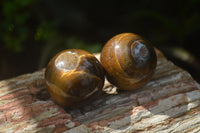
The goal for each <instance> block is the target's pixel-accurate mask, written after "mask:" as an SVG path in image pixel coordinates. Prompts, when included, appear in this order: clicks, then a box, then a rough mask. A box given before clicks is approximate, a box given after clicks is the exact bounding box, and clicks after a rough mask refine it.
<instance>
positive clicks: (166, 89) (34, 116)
mask: <svg viewBox="0 0 200 133" xmlns="http://www.w3.org/2000/svg"><path fill="white" fill-rule="evenodd" d="M156 53H157V57H158V64H157V68H156V72H155V74H154V76H153V78H152V80H151V81H150V82H148V84H146V85H145V86H144V87H143V88H141V89H139V90H136V91H122V92H121V91H120V92H117V89H116V87H114V86H113V85H111V84H109V83H108V82H107V81H106V83H105V85H104V91H105V92H106V93H107V94H106V95H102V96H99V97H97V98H96V99H95V100H93V101H91V103H90V104H87V105H84V106H82V107H80V108H76V109H71V110H67V111H65V110H64V109H62V108H61V107H60V106H58V105H57V104H56V103H55V102H54V101H53V100H52V99H51V97H50V96H49V94H48V93H47V91H46V90H45V85H44V69H43V70H40V71H37V72H34V73H32V74H25V75H22V76H18V77H15V78H12V79H8V80H3V81H1V82H0V132H1V133H3V132H6V133H7V132H16V133H21V132H23V133H24V132H66V133H68V132H69V133H70V132H73V133H76V132H77V133H79V132H84V133H87V132H118V133H121V132H200V113H199V112H200V86H199V84H198V83H197V82H196V81H194V80H193V79H192V77H191V76H190V74H189V73H188V72H186V71H184V70H183V69H181V68H179V67H177V66H175V65H174V64H173V63H172V62H170V61H168V60H167V59H166V58H165V57H164V56H163V55H162V53H161V52H160V51H158V50H156ZM96 56H97V57H99V54H96Z"/></svg>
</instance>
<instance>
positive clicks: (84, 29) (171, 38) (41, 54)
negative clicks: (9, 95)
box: [0, 0, 200, 81]
mask: <svg viewBox="0 0 200 133" xmlns="http://www.w3.org/2000/svg"><path fill="white" fill-rule="evenodd" d="M122 32H133V33H137V34H139V35H141V36H143V37H144V38H146V39H147V40H149V41H150V42H151V43H152V44H153V45H154V46H155V47H157V48H159V49H161V50H162V51H163V52H164V54H165V55H166V56H167V58H168V59H170V60H172V61H173V62H174V63H175V64H176V65H179V66H181V67H182V68H184V69H186V70H188V71H189V72H190V73H191V74H192V76H193V77H194V78H195V79H196V80H197V81H200V52H199V45H200V44H199V38H198V37H199V35H200V0H173V1H172V0H162V1H161V0H154V1H151V0H120V1H119V0H110V1H108V0H99V1H94V0H84V1H74V0H59V1H53V0H1V1H0V80H2V79H6V78H10V77H14V76H17V75H20V74H23V73H30V72H34V71H36V70H39V69H41V68H43V67H45V66H46V64H47V63H48V61H49V60H50V58H51V57H52V56H54V55H55V54H56V53H58V52H59V51H61V50H63V49H67V48H80V49H85V50H87V51H89V52H92V53H94V52H100V51H101V48H102V46H103V45H104V44H105V43H106V41H107V40H109V39H110V38H111V37H112V36H114V35H116V34H119V33H122Z"/></svg>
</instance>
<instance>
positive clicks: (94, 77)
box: [45, 49, 105, 108]
mask: <svg viewBox="0 0 200 133" xmlns="http://www.w3.org/2000/svg"><path fill="white" fill-rule="evenodd" d="M104 75H105V72H104V69H103V67H102V66H101V64H100V62H99V61H98V60H97V59H96V57H95V56H93V55H92V54H90V53H89V52H86V51H84V50H80V49H68V50H64V51H62V52H60V53H58V54H57V55H56V56H55V57H53V58H52V59H51V60H50V62H49V63H48V65H47V67H46V71H45V83H46V88H47V91H48V92H49V93H50V95H51V96H52V97H53V99H54V100H55V101H56V102H57V103H58V104H60V105H61V106H63V107H66V108H67V107H73V106H76V105H77V104H80V103H81V102H83V101H85V100H86V99H89V98H90V97H91V96H92V95H94V94H97V93H98V92H99V91H101V89H102V87H103V85H104V77H105V76H104Z"/></svg>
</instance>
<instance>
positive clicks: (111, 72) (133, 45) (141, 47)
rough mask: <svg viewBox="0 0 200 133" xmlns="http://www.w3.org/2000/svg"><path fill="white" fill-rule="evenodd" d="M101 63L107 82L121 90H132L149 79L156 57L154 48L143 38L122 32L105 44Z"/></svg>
mask: <svg viewBox="0 0 200 133" xmlns="http://www.w3.org/2000/svg"><path fill="white" fill-rule="evenodd" d="M101 63H102V65H103V67H104V69H105V70H106V77H107V79H108V81H109V82H111V83H112V84H113V85H115V86H117V87H118V88H119V89H122V90H134V89H138V88H141V87H142V86H144V85H145V84H146V83H147V82H148V81H149V80H150V79H151V77H152V75H153V73H154V71H155V68H156V64H157V57H156V54H155V51H154V48H153V47H152V46H151V45H150V44H149V43H148V42H147V41H145V40H144V39H143V38H141V37H140V36H138V35H136V34H133V33H122V34H119V35H116V36H114V37H113V38H111V39H110V40H109V41H108V42H107V43H106V44H105V46H104V47H103V50H102V52H101Z"/></svg>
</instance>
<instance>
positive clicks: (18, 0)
mask: <svg viewBox="0 0 200 133" xmlns="http://www.w3.org/2000/svg"><path fill="white" fill-rule="evenodd" d="M1 4H2V14H1V15H2V16H3V18H4V19H3V21H2V23H1V25H0V28H1V29H2V30H1V32H0V35H1V39H2V41H3V44H4V46H5V47H7V48H8V49H10V50H13V51H14V52H20V51H22V50H23V47H24V46H23V42H24V41H25V40H26V39H27V34H28V32H29V31H28V27H27V21H28V19H29V17H30V13H29V12H23V9H24V8H26V7H27V6H29V5H30V4H32V0H13V1H7V0H4V1H2V3H1Z"/></svg>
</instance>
